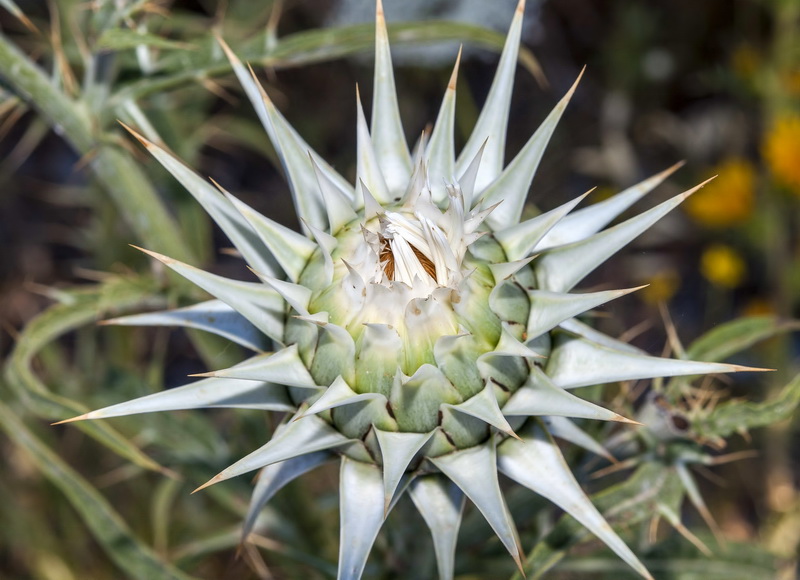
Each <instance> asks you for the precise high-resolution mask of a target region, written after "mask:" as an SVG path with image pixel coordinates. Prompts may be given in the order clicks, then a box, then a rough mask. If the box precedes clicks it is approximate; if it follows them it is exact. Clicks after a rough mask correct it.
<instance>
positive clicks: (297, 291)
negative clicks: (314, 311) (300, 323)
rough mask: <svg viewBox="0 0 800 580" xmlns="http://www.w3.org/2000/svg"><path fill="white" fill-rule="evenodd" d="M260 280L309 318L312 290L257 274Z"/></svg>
mask: <svg viewBox="0 0 800 580" xmlns="http://www.w3.org/2000/svg"><path fill="white" fill-rule="evenodd" d="M255 274H256V275H257V276H258V277H259V279H260V280H261V281H262V282H264V284H266V285H268V286H269V287H270V288H272V289H273V290H275V291H276V292H277V293H278V294H280V295H281V296H282V297H283V299H284V300H286V302H287V303H288V304H289V305H290V306H291V307H292V308H294V309H295V311H297V312H298V313H299V314H301V315H302V316H308V303H309V302H310V301H311V294H312V292H311V289H310V288H307V287H306V286H303V285H301V284H292V283H291V282H286V281H284V280H279V279H277V278H273V277H272V276H267V275H266V274H261V273H260V272H256V273H255Z"/></svg>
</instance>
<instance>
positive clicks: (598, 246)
mask: <svg viewBox="0 0 800 580" xmlns="http://www.w3.org/2000/svg"><path fill="white" fill-rule="evenodd" d="M708 181H710V180H708ZM708 181H704V182H703V183H701V184H700V185H698V186H696V187H693V188H692V189H690V190H688V191H686V192H684V193H681V194H680V195H676V196H675V197H673V198H672V199H669V200H667V201H665V202H663V203H661V204H659V205H657V206H656V207H654V208H652V209H650V210H648V211H646V212H644V213H641V214H639V215H638V216H636V217H633V218H631V219H629V220H627V221H625V222H622V223H621V224H618V225H616V226H614V227H612V228H609V229H607V230H604V231H602V232H600V233H599V234H595V235H593V236H591V237H589V238H586V239H585V240H581V241H579V242H574V243H572V244H568V245H566V246H560V247H558V248H553V249H552V250H550V251H549V252H547V253H545V254H543V255H542V257H541V258H540V259H539V260H537V261H536V264H534V269H535V270H536V277H537V280H538V282H539V287H540V288H541V289H543V290H552V291H553V292H568V291H569V290H571V289H572V288H573V287H574V286H575V284H577V283H578V282H580V281H581V280H582V279H583V278H584V277H585V276H586V275H587V274H589V272H591V271H592V270H594V269H595V268H597V266H599V265H600V264H602V263H603V262H604V261H605V260H606V259H608V258H609V257H610V256H611V255H613V254H614V253H615V252H617V250H619V249H620V248H622V247H623V246H626V245H627V244H628V243H629V242H630V241H631V240H632V239H634V238H635V237H637V236H638V235H639V234H641V233H642V232H644V231H645V230H647V229H648V228H649V227H650V226H652V225H653V224H654V223H656V222H657V221H658V220H660V219H661V218H662V217H664V216H665V215H666V214H667V213H669V212H670V211H671V210H673V209H674V208H675V207H677V206H678V205H679V204H680V203H681V202H682V201H683V200H685V199H686V198H687V197H689V196H690V195H691V194H693V193H694V192H695V191H697V190H698V189H700V188H701V187H703V186H704V185H705V184H706V183H708Z"/></svg>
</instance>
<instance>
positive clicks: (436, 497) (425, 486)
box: [408, 475, 465, 580]
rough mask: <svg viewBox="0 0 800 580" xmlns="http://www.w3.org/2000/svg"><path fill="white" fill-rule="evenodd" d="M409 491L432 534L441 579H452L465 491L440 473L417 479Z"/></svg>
mask: <svg viewBox="0 0 800 580" xmlns="http://www.w3.org/2000/svg"><path fill="white" fill-rule="evenodd" d="M408 493H409V495H410V496H411V499H412V501H413V502H414V505H415V506H417V510H418V511H419V513H420V515H422V518H423V519H424V520H425V523H426V524H427V525H428V529H430V531H431V536H433V549H434V551H435V552H436V566H437V568H438V571H439V580H452V579H453V574H454V571H455V558H456V541H457V540H458V529H459V528H460V527H461V514H462V513H463V512H464V500H465V498H464V494H463V493H462V492H461V490H460V489H458V486H457V485H455V484H453V482H451V481H448V480H447V479H446V478H445V477H442V476H439V475H426V476H422V477H418V478H416V479H415V480H414V481H412V482H411V486H410V487H409V491H408Z"/></svg>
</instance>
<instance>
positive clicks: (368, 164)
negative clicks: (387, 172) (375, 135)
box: [355, 86, 410, 209]
mask: <svg viewBox="0 0 800 580" xmlns="http://www.w3.org/2000/svg"><path fill="white" fill-rule="evenodd" d="M356 104H357V108H358V117H357V132H356V135H357V137H358V153H357V155H358V161H357V163H356V174H357V179H358V180H360V181H363V182H364V183H366V184H367V188H368V189H369V191H370V193H372V195H373V196H374V197H375V199H377V200H378V201H379V202H380V203H386V204H388V203H390V202H391V201H392V194H391V193H390V192H389V187H388V186H387V185H386V179H385V177H384V175H383V172H382V171H381V167H380V164H379V162H378V154H377V153H376V152H375V146H374V143H373V141H372V137H371V136H370V134H369V129H368V128H367V120H366V118H365V117H364V108H363V107H362V105H361V94H360V93H359V91H358V87H357V86H356ZM409 173H410V172H409ZM403 185H404V187H405V184H403ZM401 194H402V191H401V192H400V193H398V194H397V197H400V195H401ZM357 198H358V196H356V200H355V202H356V203H358V202H359V200H358V199H357ZM356 209H361V207H357V208H356Z"/></svg>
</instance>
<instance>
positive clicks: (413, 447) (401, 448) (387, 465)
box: [374, 428, 433, 514]
mask: <svg viewBox="0 0 800 580" xmlns="http://www.w3.org/2000/svg"><path fill="white" fill-rule="evenodd" d="M374 431H375V435H376V436H377V438H378V445H380V448H381V457H382V459H383V461H382V463H383V503H384V514H385V513H388V511H389V504H390V503H391V501H392V498H393V497H394V495H395V491H396V490H397V486H398V484H399V483H400V480H401V479H402V478H403V475H404V474H405V472H406V470H407V469H408V465H409V463H411V460H412V459H414V456H415V455H416V454H417V452H418V451H419V450H420V449H422V446H423V445H425V443H427V442H428V439H430V438H431V435H433V432H432V431H431V432H429V433H400V432H397V433H396V432H393V431H382V430H380V429H377V428H376V429H375V430H374Z"/></svg>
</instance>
